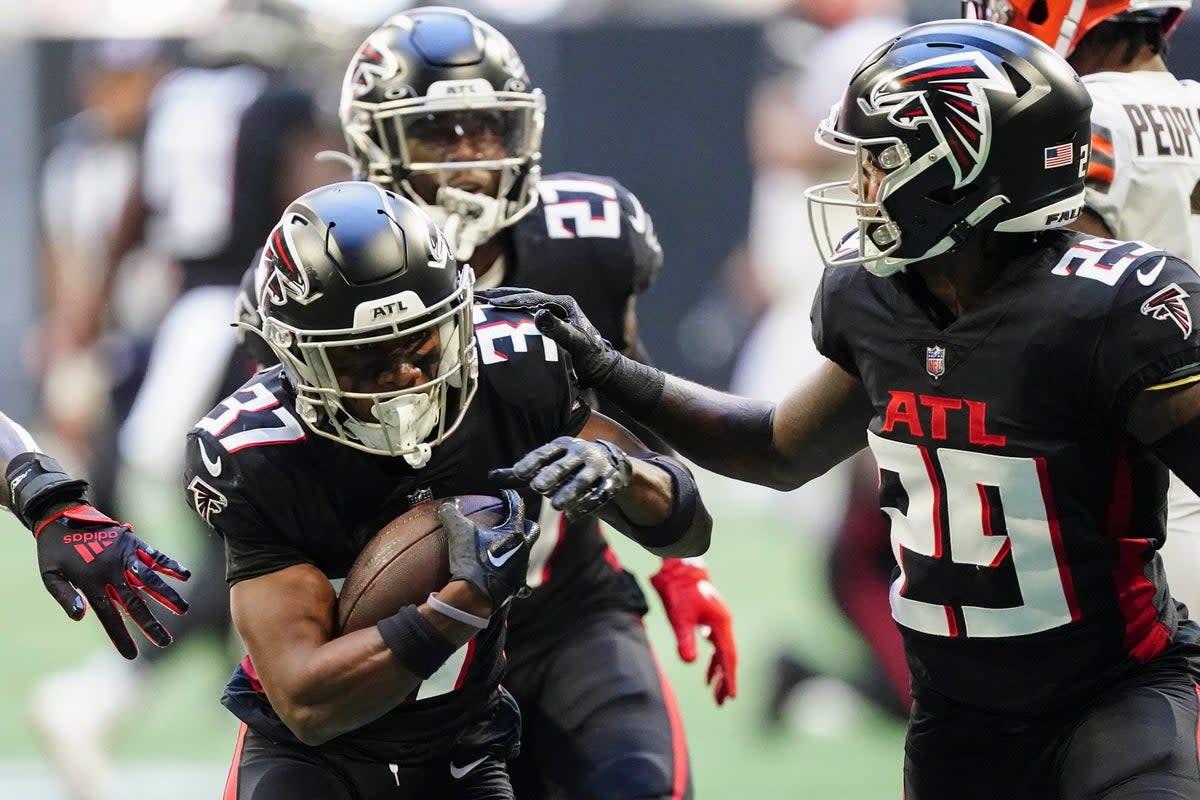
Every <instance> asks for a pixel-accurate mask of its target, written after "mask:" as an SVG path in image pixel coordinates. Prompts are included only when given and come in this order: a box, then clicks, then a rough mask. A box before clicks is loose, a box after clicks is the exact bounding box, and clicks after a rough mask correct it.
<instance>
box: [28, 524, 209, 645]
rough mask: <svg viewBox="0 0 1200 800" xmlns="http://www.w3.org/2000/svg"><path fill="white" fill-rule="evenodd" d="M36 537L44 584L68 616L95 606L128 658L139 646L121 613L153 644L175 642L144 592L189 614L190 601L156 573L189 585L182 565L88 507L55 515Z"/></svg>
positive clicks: (78, 616)
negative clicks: (143, 595) (158, 618)
mask: <svg viewBox="0 0 1200 800" xmlns="http://www.w3.org/2000/svg"><path fill="white" fill-rule="evenodd" d="M33 535H34V537H35V538H36V539H37V553H38V568H39V569H40V571H41V573H42V583H44V584H45V585H46V590H47V591H48V592H50V594H51V596H53V597H54V599H55V600H57V601H58V604H59V605H60V606H62V608H63V611H66V612H67V616H69V617H70V618H71V619H74V620H80V619H83V615H84V614H85V613H86V612H87V606H88V603H90V604H91V606H92V608H93V609H94V610H95V612H96V617H97V618H98V619H99V620H100V624H101V625H103V626H104V631H105V632H106V633H107V634H108V638H109V639H112V643H113V646H114V647H116V648H117V651H118V652H119V653H120V654H121V655H123V656H125V658H135V657H136V656H137V653H138V648H137V644H136V643H135V642H134V641H133V637H131V636H130V635H129V631H128V630H127V629H126V627H125V622H124V620H123V619H122V617H121V612H124V613H125V614H127V615H129V617H130V618H132V619H133V621H134V623H135V624H136V625H137V626H138V628H140V629H141V631H142V633H143V634H145V636H146V638H147V639H149V640H150V641H151V642H153V643H154V644H156V645H158V646H159V647H166V646H167V645H169V644H170V643H171V633H170V632H169V631H168V630H167V629H166V628H165V627H163V625H162V623H160V622H159V621H158V620H157V619H156V618H155V616H154V613H153V612H151V611H150V609H149V608H148V607H147V605H146V601H145V600H144V599H143V597H142V594H143V593H144V594H145V595H147V596H148V597H150V598H152V599H154V600H155V601H156V602H157V603H158V604H159V605H161V606H163V607H164V608H166V609H168V610H170V611H171V612H173V613H175V614H182V613H183V612H185V611H187V607H188V605H187V601H185V600H184V599H183V598H182V597H180V596H179V593H178V592H176V591H175V590H174V589H172V588H171V587H170V586H168V585H167V584H166V582H165V581H163V579H162V578H160V577H159V576H158V574H157V573H159V572H161V573H162V574H164V575H168V576H170V577H172V578H177V579H179V580H181V581H186V580H187V579H188V578H189V577H191V573H190V572H189V571H188V570H187V569H186V568H185V567H183V566H181V565H180V564H179V562H178V561H176V560H175V559H173V558H171V557H169V556H167V555H164V554H163V553H160V552H158V551H157V550H155V549H154V548H153V547H150V546H149V545H147V544H146V543H145V542H143V541H142V540H141V539H139V538H138V537H136V536H134V535H133V528H132V527H131V526H129V525H126V524H125V523H122V522H117V521H116V520H114V519H110V518H109V517H108V516H106V515H104V514H102V513H100V512H99V511H97V510H96V509H95V508H93V507H92V506H90V505H86V504H80V505H73V506H70V507H67V508H61V509H60V510H58V511H55V512H54V513H52V514H51V515H50V516H49V517H48V518H46V519H44V520H42V521H41V522H40V523H39V524H38V525H37V526H36V527H35V528H34V532H33ZM80 594H82V595H83V597H80ZM84 598H87V601H86V602H84Z"/></svg>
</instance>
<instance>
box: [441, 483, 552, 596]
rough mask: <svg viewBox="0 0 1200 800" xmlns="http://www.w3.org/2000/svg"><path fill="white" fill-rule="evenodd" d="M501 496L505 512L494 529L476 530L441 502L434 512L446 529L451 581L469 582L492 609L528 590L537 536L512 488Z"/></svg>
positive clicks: (449, 504) (535, 527)
mask: <svg viewBox="0 0 1200 800" xmlns="http://www.w3.org/2000/svg"><path fill="white" fill-rule="evenodd" d="M501 496H502V498H503V500H504V502H505V505H506V507H507V509H508V511H507V514H506V515H505V519H504V520H503V521H502V522H501V523H500V524H499V525H496V526H495V527H494V528H481V527H479V526H478V525H476V524H475V523H474V522H473V521H471V520H470V519H468V518H467V517H466V516H464V515H463V513H462V511H460V510H459V508H458V506H456V505H454V504H453V503H442V504H441V505H440V506H438V510H437V515H438V519H439V520H440V521H441V523H442V525H443V527H445V528H446V539H447V545H448V547H449V551H450V580H452V581H453V580H463V581H467V582H468V583H470V584H471V585H472V586H474V587H475V588H476V589H478V590H479V591H481V592H483V593H484V594H485V595H487V596H488V597H489V598H490V599H491V603H492V608H493V609H494V610H495V609H499V608H502V607H504V606H505V605H507V604H508V603H509V602H510V601H511V600H512V599H513V597H516V596H518V595H521V594H522V593H523V592H526V591H528V589H527V587H526V586H525V572H526V571H527V570H528V569H529V551H530V549H531V548H532V547H533V543H534V542H536V541H537V538H538V534H539V531H538V525H537V523H536V522H533V521H532V520H527V519H525V504H524V502H523V501H522V500H521V496H520V495H519V494H517V493H516V492H514V491H512V490H511V489H506V490H504V491H503V492H502V493H501Z"/></svg>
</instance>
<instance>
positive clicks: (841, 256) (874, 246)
mask: <svg viewBox="0 0 1200 800" xmlns="http://www.w3.org/2000/svg"><path fill="white" fill-rule="evenodd" d="M838 108H839V106H838V105H834V107H833V108H832V109H831V110H830V113H829V116H828V117H827V118H826V119H825V120H824V121H822V122H821V123H820V125H819V126H818V127H817V132H816V136H815V138H816V141H817V143H818V144H820V145H821V146H822V147H826V148H829V149H830V150H833V151H835V152H838V153H842V154H845V155H851V156H853V157H854V166H855V177H854V179H853V180H852V181H851V180H845V181H832V182H829V183H823V184H819V185H817V186H813V187H811V188H809V189H808V190H807V191H805V193H804V195H805V197H806V198H807V199H808V215H809V224H810V225H811V226H812V230H813V236H814V239H815V241H816V243H817V248H818V252H819V253H820V255H821V260H822V261H823V262H824V263H825V265H826V266H831V267H833V266H859V265H861V266H862V267H863V268H864V269H866V270H867V271H868V272H870V273H872V274H874V275H878V276H880V277H887V276H889V275H894V274H896V273H897V272H903V271H904V269H905V267H907V265H909V264H912V263H914V262H917V261H924V260H925V259H928V258H932V257H933V256H937V255H941V254H942V253H945V252H947V251H949V250H951V249H953V248H954V247H956V246H957V245H958V244H959V243H961V241H962V239H963V237H964V236H965V235H966V233H968V232H969V231H970V230H972V229H973V228H974V226H975V225H977V224H978V223H979V222H980V221H981V220H983V219H984V218H985V217H987V216H988V215H990V214H991V213H992V212H993V211H995V210H996V209H997V208H999V207H1001V206H1002V205H1004V204H1005V203H1007V202H1008V198H1006V197H1004V196H1003V195H997V196H995V197H992V198H990V199H988V200H987V201H985V202H983V203H981V204H980V205H979V206H978V207H977V208H976V209H975V210H974V211H972V212H971V213H970V214H969V215H968V216H967V217H966V219H964V220H963V224H962V226H961V227H960V228H959V229H958V230H953V231H949V232H947V234H946V235H945V236H943V237H942V238H941V239H940V240H939V241H937V242H936V243H934V244H933V246H932V247H930V248H929V249H927V250H925V251H924V252H922V253H918V254H915V255H911V256H903V255H901V254H899V251H900V249H901V248H902V247H903V246H904V244H905V240H904V229H903V227H902V226H901V225H900V223H898V222H897V221H896V220H895V219H893V218H892V215H891V214H890V213H889V212H888V208H887V205H888V200H889V198H891V197H892V195H894V194H895V193H896V192H898V191H900V190H901V189H902V188H904V187H906V186H908V185H910V184H912V183H913V182H914V181H917V180H919V179H921V178H922V177H923V174H924V173H925V171H926V170H929V169H931V168H934V167H935V166H937V165H938V164H940V163H941V162H942V161H943V159H944V158H945V157H946V155H947V152H948V148H947V147H941V148H934V149H933V150H931V151H929V152H928V153H926V154H924V157H922V158H918V159H916V160H914V159H913V157H912V152H911V151H910V149H909V147H908V145H906V144H905V143H904V142H903V141H901V139H900V138H899V137H897V136H882V137H878V138H873V139H865V138H859V137H856V136H852V135H850V134H848V133H845V132H843V131H839V130H838V129H837V128H838ZM944 150H945V152H943V151H944ZM869 168H874V169H877V170H881V171H882V172H883V173H884V175H883V178H882V180H880V182H879V186H878V188H877V190H876V193H875V198H874V200H870V199H868V191H867V186H866V183H865V180H864V176H865V175H866V174H867V170H868V169H869ZM852 184H853V185H852Z"/></svg>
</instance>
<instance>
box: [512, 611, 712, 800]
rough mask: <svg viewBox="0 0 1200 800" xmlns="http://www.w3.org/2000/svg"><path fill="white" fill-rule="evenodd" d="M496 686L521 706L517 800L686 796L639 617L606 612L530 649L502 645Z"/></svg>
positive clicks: (679, 742) (673, 716) (667, 693)
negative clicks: (503, 659) (504, 651)
mask: <svg viewBox="0 0 1200 800" xmlns="http://www.w3.org/2000/svg"><path fill="white" fill-rule="evenodd" d="M508 655H509V670H508V674H507V675H506V676H505V678H504V686H505V687H506V688H507V689H508V690H509V691H510V692H512V694H513V696H514V697H515V698H516V699H517V703H518V705H520V707H521V717H522V719H523V721H524V725H523V728H522V732H521V753H520V755H519V756H518V757H517V758H515V759H514V760H512V761H510V762H509V772H510V773H511V774H512V779H513V786H514V788H515V790H516V796H517V797H518V798H519V800H543V798H554V800H683V798H691V797H692V781H691V770H690V768H689V764H688V754H687V742H686V740H685V739H684V734H683V723H682V720H681V718H680V716H679V709H678V708H677V707H676V705H675V697H674V694H673V693H672V692H671V688H670V686H668V685H667V683H666V679H665V678H664V677H663V675H662V673H661V671H660V670H659V666H658V662H657V660H656V659H655V657H654V653H653V652H652V651H651V649H650V642H649V641H648V640H647V638H646V631H645V629H644V628H643V627H642V622H641V619H640V618H638V617H637V616H635V615H634V614H631V613H629V612H625V611H611V612H605V613H603V614H598V615H595V616H593V617H591V618H590V619H585V620H581V621H580V623H579V624H578V627H576V628H574V629H573V630H572V631H571V632H570V633H569V634H568V636H567V637H566V638H565V639H563V640H560V641H558V642H555V643H554V644H553V645H551V646H548V647H545V648H538V647H536V646H535V647H527V646H521V647H519V648H515V649H514V648H513V646H512V644H511V642H510V645H509V648H508Z"/></svg>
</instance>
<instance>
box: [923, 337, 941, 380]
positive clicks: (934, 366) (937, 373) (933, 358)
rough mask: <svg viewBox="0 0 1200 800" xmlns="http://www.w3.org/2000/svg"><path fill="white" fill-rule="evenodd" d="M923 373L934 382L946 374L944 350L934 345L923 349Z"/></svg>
mask: <svg viewBox="0 0 1200 800" xmlns="http://www.w3.org/2000/svg"><path fill="white" fill-rule="evenodd" d="M925 371H926V372H928V373H929V377H931V378H933V379H934V380H937V379H938V378H940V377H942V375H944V374H945V373H946V348H944V347H938V346H937V345H936V344H935V345H934V346H933V347H926V348H925Z"/></svg>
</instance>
